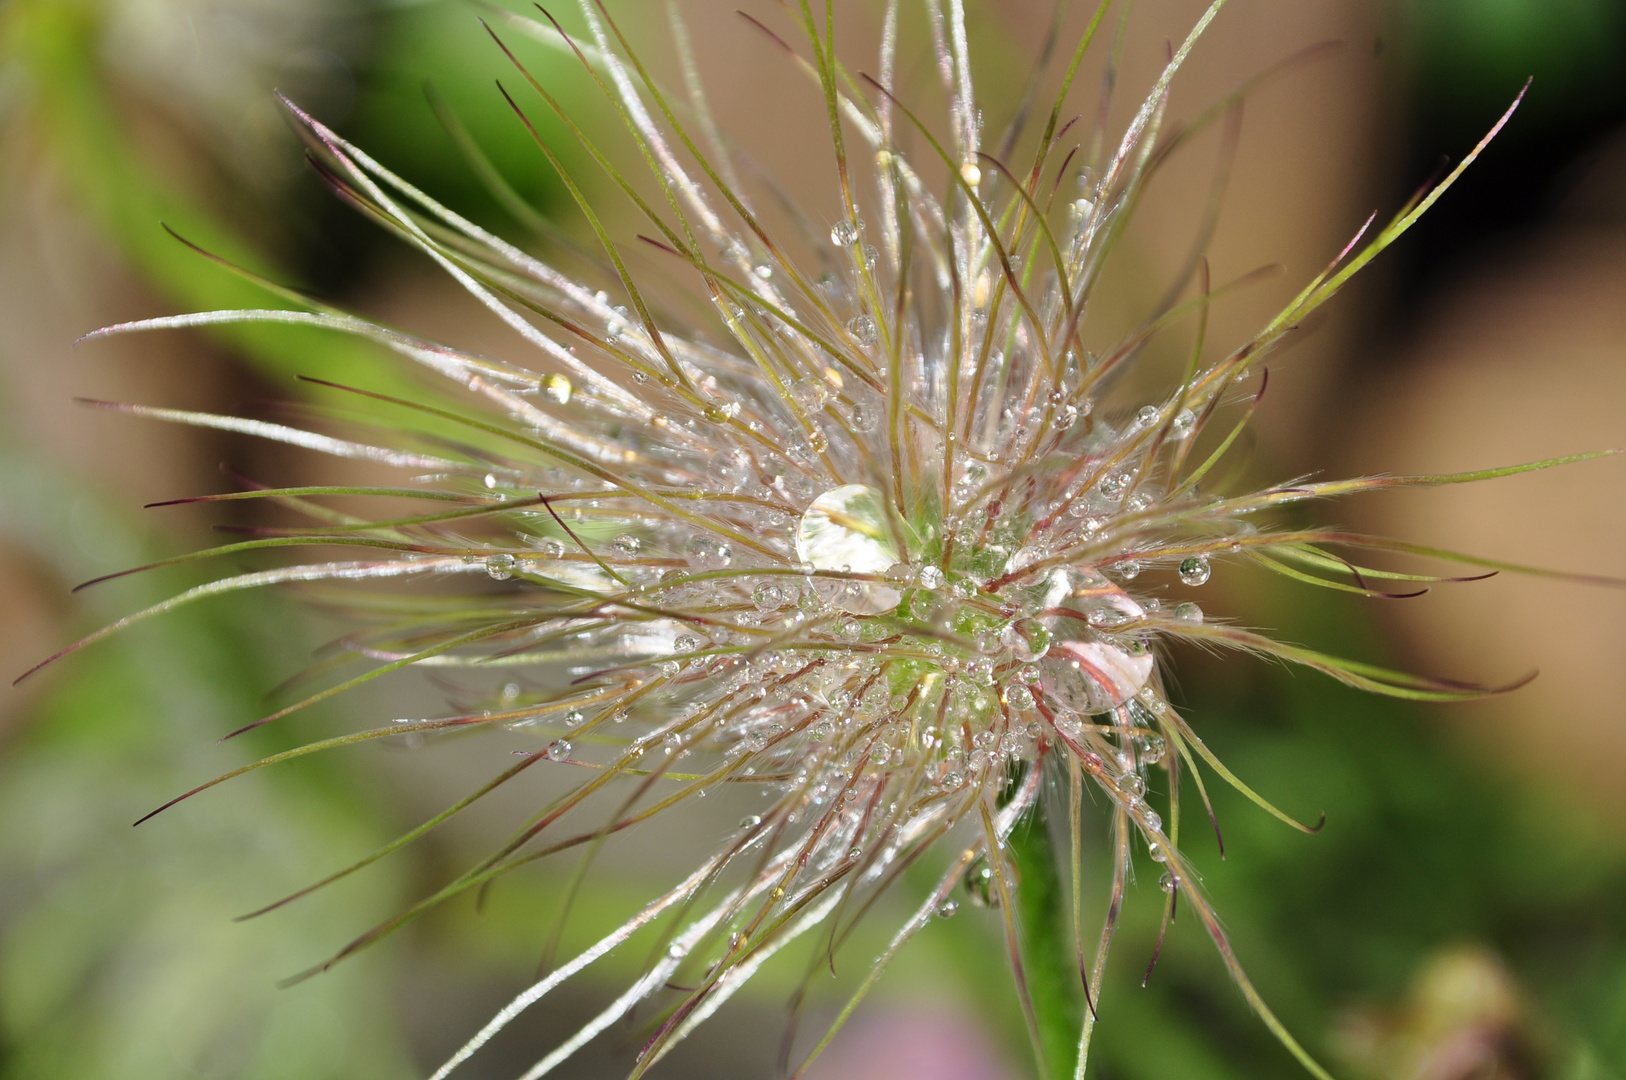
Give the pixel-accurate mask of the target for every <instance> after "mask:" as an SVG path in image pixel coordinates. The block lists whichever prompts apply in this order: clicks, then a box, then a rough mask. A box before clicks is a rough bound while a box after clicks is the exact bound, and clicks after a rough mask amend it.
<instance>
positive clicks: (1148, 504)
mask: <svg viewBox="0 0 1626 1080" xmlns="http://www.w3.org/2000/svg"><path fill="white" fill-rule="evenodd" d="M1156 501H1157V500H1156V499H1154V498H1153V497H1152V494H1151V492H1147V491H1137V492H1135V493H1134V494H1133V495H1131V496H1129V500H1128V501H1127V502H1125V503H1124V506H1125V507H1126V508H1127V509H1128V510H1130V511H1131V512H1132V513H1136V514H1138V513H1141V512H1142V511H1144V510H1150V509H1151V508H1152V504H1153V503H1155V502H1156Z"/></svg>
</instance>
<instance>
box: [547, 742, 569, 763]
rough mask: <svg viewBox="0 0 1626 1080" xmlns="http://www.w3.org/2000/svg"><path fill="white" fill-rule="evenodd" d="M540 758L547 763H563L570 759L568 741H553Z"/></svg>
mask: <svg viewBox="0 0 1626 1080" xmlns="http://www.w3.org/2000/svg"><path fill="white" fill-rule="evenodd" d="M542 756H543V757H545V758H547V759H548V760H549V761H564V760H566V759H567V758H569V757H570V740H569V739H555V740H553V741H552V742H550V743H549V744H548V745H547V747H546V748H544V749H543V751H542Z"/></svg>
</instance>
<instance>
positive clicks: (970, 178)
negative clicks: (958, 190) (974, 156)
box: [960, 161, 982, 187]
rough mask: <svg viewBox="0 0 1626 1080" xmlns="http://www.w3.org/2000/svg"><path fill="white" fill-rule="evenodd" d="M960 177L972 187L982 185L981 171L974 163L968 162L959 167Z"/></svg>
mask: <svg viewBox="0 0 1626 1080" xmlns="http://www.w3.org/2000/svg"><path fill="white" fill-rule="evenodd" d="M960 176H961V178H962V179H964V180H965V182H966V183H968V184H970V185H971V186H972V187H976V186H977V185H978V184H980V183H982V169H981V168H979V167H978V165H977V163H976V162H975V161H968V162H966V163H965V164H964V165H961V166H960Z"/></svg>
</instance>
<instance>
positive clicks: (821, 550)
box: [796, 484, 903, 615]
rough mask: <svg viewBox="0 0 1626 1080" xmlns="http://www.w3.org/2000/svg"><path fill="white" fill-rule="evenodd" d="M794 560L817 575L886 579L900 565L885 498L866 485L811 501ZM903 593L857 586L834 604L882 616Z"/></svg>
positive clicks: (842, 592) (832, 491)
mask: <svg viewBox="0 0 1626 1080" xmlns="http://www.w3.org/2000/svg"><path fill="white" fill-rule="evenodd" d="M796 555H797V557H798V558H799V559H801V561H802V562H803V563H805V564H807V565H808V566H811V567H813V569H815V570H831V571H851V572H853V573H857V574H883V573H885V572H886V570H887V569H888V568H889V567H891V566H892V565H894V564H895V563H897V562H898V552H897V550H896V547H895V545H894V544H893V543H892V536H891V532H890V530H889V529H888V528H887V526H886V510H885V504H884V503H883V502H882V496H881V493H880V492H878V491H876V490H875V489H874V488H872V487H867V486H865V485H863V484H846V485H843V486H842V487H838V488H831V489H830V490H829V491H826V492H825V493H824V494H822V495H820V496H819V497H818V498H816V499H814V500H813V503H812V505H810V506H809V507H808V508H807V510H806V512H805V513H803V514H802V519H801V522H800V523H799V524H798V525H797V527H796ZM902 598H903V594H902V593H900V592H899V591H898V590H897V589H894V588H891V587H890V586H887V585H882V584H879V583H872V582H855V583H853V584H852V586H851V587H849V588H845V589H842V590H840V591H839V592H838V593H837V595H836V596H835V597H834V598H833V603H834V604H835V605H836V606H837V607H839V608H841V609H842V610H843V611H846V612H848V613H850V614H853V615H878V614H880V613H881V612H883V611H891V610H892V609H893V608H895V607H897V606H898V601H899V600H901V599H902Z"/></svg>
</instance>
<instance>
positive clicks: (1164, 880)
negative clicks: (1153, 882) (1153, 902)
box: [1157, 870, 1175, 893]
mask: <svg viewBox="0 0 1626 1080" xmlns="http://www.w3.org/2000/svg"><path fill="white" fill-rule="evenodd" d="M1157 887H1158V888H1160V889H1162V890H1163V891H1164V892H1166V893H1172V892H1174V889H1175V880H1174V875H1173V874H1171V873H1169V872H1168V871H1167V870H1165V871H1163V874H1162V876H1160V877H1159V878H1158V879H1157Z"/></svg>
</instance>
